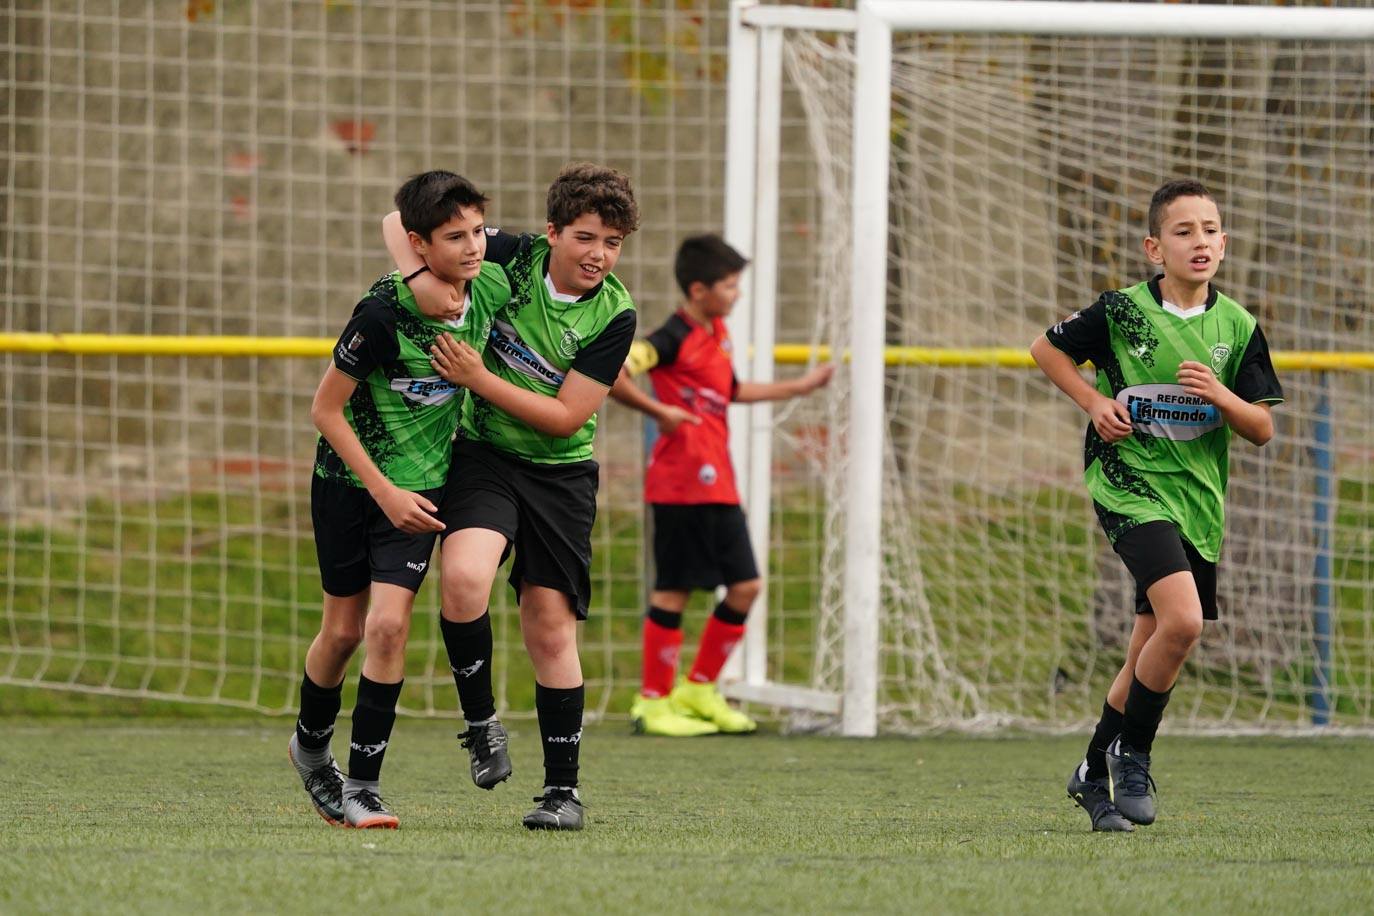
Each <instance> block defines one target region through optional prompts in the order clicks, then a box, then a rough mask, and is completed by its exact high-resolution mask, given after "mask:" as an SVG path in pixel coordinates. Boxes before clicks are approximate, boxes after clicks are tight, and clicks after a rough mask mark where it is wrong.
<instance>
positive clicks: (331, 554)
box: [310, 474, 444, 598]
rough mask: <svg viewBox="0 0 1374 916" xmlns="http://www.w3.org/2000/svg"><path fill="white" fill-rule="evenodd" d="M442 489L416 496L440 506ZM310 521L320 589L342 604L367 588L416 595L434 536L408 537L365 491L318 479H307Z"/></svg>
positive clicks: (315, 475) (419, 535) (432, 533)
mask: <svg viewBox="0 0 1374 916" xmlns="http://www.w3.org/2000/svg"><path fill="white" fill-rule="evenodd" d="M443 492H444V491H443V488H442V487H438V488H435V489H433V490H420V491H419V493H420V495H421V496H423V497H425V499H428V500H429V501H430V502H432V503H434V505H436V506H437V505H440V503H441V501H442V499H443ZM310 519H311V521H313V522H314V524H315V556H316V558H317V559H318V560H319V564H320V584H321V585H322V586H323V587H324V590H325V592H326V593H327V594H330V595H334V596H336V597H340V598H346V597H348V596H349V595H356V594H358V592H360V591H362V590H363V589H365V588H367V586H368V584H369V583H371V582H384V583H387V584H389V585H399V586H401V587H402V588H408V589H410V590H411V591H412V592H418V591H419V590H420V583H422V582H424V581H425V573H427V572H429V565H430V559H431V557H432V555H433V553H434V538H435V532H432V531H430V532H426V533H424V534H407V533H406V532H404V531H401V530H400V529H399V528H397V527H396V526H395V525H393V524H391V520H390V519H389V518H387V517H386V513H385V512H383V511H382V507H381V506H379V505H377V501H376V500H375V499H373V498H372V494H371V493H369V492H367V490H366V489H364V488H363V487H355V486H352V485H350V484H347V483H344V482H342V481H338V480H329V479H326V478H324V477H321V476H320V475H318V474H313V475H311V478H310Z"/></svg>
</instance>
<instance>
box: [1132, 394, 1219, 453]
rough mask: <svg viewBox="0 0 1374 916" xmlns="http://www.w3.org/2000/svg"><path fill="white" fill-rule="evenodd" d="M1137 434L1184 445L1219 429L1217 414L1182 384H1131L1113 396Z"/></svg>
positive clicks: (1209, 405) (1213, 407)
mask: <svg viewBox="0 0 1374 916" xmlns="http://www.w3.org/2000/svg"><path fill="white" fill-rule="evenodd" d="M1116 399H1117V401H1119V402H1121V403H1122V404H1125V405H1126V409H1127V410H1129V411H1130V412H1131V425H1132V426H1134V427H1135V431H1136V432H1138V433H1144V434H1145V435H1147V436H1157V437H1159V438H1161V439H1173V440H1174V441H1176V442H1184V441H1187V440H1189V439H1196V438H1198V437H1199V436H1203V435H1206V434H1207V433H1210V432H1211V431H1212V430H1214V429H1220V428H1221V424H1222V419H1221V412H1220V411H1219V410H1217V409H1216V407H1215V406H1214V405H1212V404H1209V403H1207V402H1206V401H1204V400H1203V399H1202V398H1199V397H1196V396H1194V395H1191V394H1188V392H1186V391H1184V390H1183V386H1182V385H1132V386H1131V387H1129V388H1123V389H1121V391H1120V392H1118V393H1117V396H1116Z"/></svg>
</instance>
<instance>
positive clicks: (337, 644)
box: [320, 620, 363, 655]
mask: <svg viewBox="0 0 1374 916" xmlns="http://www.w3.org/2000/svg"><path fill="white" fill-rule="evenodd" d="M320 637H321V638H322V639H323V640H324V641H325V643H326V644H327V645H328V646H329V648H330V650H331V651H333V652H335V653H338V654H341V655H351V654H352V653H353V652H354V651H355V650H356V649H357V648H358V646H360V645H362V642H363V626H362V622H361V621H357V620H348V621H335V622H330V623H326V625H325V626H324V627H323V628H322V629H321V630H320Z"/></svg>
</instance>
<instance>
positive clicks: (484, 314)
mask: <svg viewBox="0 0 1374 916" xmlns="http://www.w3.org/2000/svg"><path fill="white" fill-rule="evenodd" d="M486 202H487V198H486V197H484V196H483V195H482V194H481V192H479V191H478V190H477V189H476V188H475V187H473V185H472V184H471V183H470V182H469V181H468V180H467V179H465V178H462V177H460V176H458V175H454V174H453V173H451V172H437V171H436V172H426V173H424V174H421V175H416V176H415V177H413V178H411V179H410V180H409V181H407V182H406V183H405V184H403V185H402V186H401V188H400V190H398V191H397V192H396V204H397V206H398V207H399V208H400V213H401V219H402V221H403V222H404V225H405V228H406V230H407V233H408V244H409V245H410V246H412V250H413V252H414V254H415V259H416V262H417V267H416V268H415V269H414V271H413V272H412V273H411V275H410V276H406V277H402V276H401V275H400V274H399V273H392V274H389V275H387V276H384V277H382V278H381V279H380V280H378V281H377V282H376V283H375V284H373V286H372V288H371V289H370V290H369V291H368V293H367V295H366V296H364V297H363V299H362V301H361V302H359V303H358V305H357V307H356V308H355V309H354V310H353V316H352V318H351V319H350V320H349V322H348V325H347V326H346V327H345V328H344V331H343V333H342V334H341V335H340V336H339V342H338V344H337V345H336V346H335V348H334V354H333V364H332V365H331V366H330V367H329V369H328V370H326V372H325V375H324V379H323V380H322V381H321V382H320V386H319V389H318V390H317V391H316V392H315V401H314V404H313V405H312V407H311V411H310V413H311V417H312V418H313V419H314V421H315V426H316V427H317V428H318V429H319V431H320V440H319V445H318V448H317V451H316V459H315V472H314V475H313V478H312V484H311V493H310V506H311V516H312V519H313V521H314V527H315V546H316V552H317V554H318V559H319V565H320V578H321V581H322V584H323V586H324V614H323V617H322V619H321V621H320V632H319V635H318V636H316V637H315V640H314V641H313V642H312V643H311V644H310V649H309V651H308V652H307V653H306V657H305V675H304V677H303V679H302V682H301V711H300V717H299V718H298V719H297V721H296V730H295V733H294V734H293V735H292V736H291V740H290V743H289V745H288V752H289V754H290V757H291V761H292V763H293V764H294V765H295V767H296V770H297V772H298V773H299V775H300V777H301V779H302V781H303V782H304V783H305V788H306V791H307V792H308V793H309V794H310V798H311V802H312V803H313V804H314V806H315V809H316V811H318V812H319V814H320V816H321V817H323V818H324V819H325V820H327V821H329V822H330V823H332V824H339V825H344V824H346V825H347V826H350V827H396V826H397V825H398V821H397V818H396V816H395V815H394V814H392V813H391V812H390V811H389V810H387V807H386V805H385V804H384V803H383V801H382V798H381V793H380V790H379V779H380V775H381V766H382V758H383V756H384V755H385V752H386V747H387V744H388V742H389V741H390V738H391V728H392V724H393V723H394V721H395V719H396V701H397V698H398V697H399V696H400V693H401V683H402V678H403V676H404V662H405V655H404V653H405V644H406V637H407V635H408V633H409V629H410V613H411V608H412V607H413V605H414V603H415V593H416V591H417V590H418V589H419V588H420V583H421V582H423V581H424V578H425V571H426V570H427V569H428V567H429V561H430V557H431V555H432V554H433V551H434V539H435V535H436V534H437V533H438V532H440V531H442V530H443V527H444V526H443V524H442V523H441V522H440V521H439V519H438V518H436V517H435V514H436V513H437V512H438V505H439V503H440V501H441V496H442V493H443V485H444V481H445V479H446V478H447V476H448V465H449V460H450V446H449V442H450V440H451V439H452V437H453V430H454V427H455V425H456V422H457V414H458V405H459V403H460V398H459V395H460V394H461V392H459V391H458V389H457V388H456V387H455V386H454V385H453V384H452V383H451V382H448V381H446V380H444V379H443V378H440V377H439V375H437V374H436V373H435V372H434V369H433V367H432V366H431V364H430V353H429V349H430V347H431V346H432V345H433V343H434V340H435V338H436V337H438V336H439V335H441V334H452V335H455V336H457V337H459V338H460V339H464V340H468V341H471V342H472V343H473V344H475V345H477V346H479V347H481V346H483V345H484V342H485V340H486V338H487V335H488V333H489V330H490V327H491V322H492V316H493V315H494V314H495V312H496V310H497V309H498V308H500V307H501V306H503V305H505V303H506V301H507V300H508V299H509V298H510V287H509V285H508V284H507V282H506V278H505V274H504V273H503V272H502V271H501V270H500V269H499V268H498V267H496V266H495V265H493V264H488V263H486V262H484V261H483V260H482V255H483V253H484V252H485V250H486V244H487V234H486V231H485V226H484V217H483V211H484V209H485V206H486ZM419 274H423V275H426V276H431V275H432V276H434V277H437V278H439V279H441V280H443V281H444V282H445V283H447V284H449V285H450V286H451V287H452V288H455V289H456V290H458V291H459V292H460V297H459V298H458V299H457V300H456V303H454V304H453V305H449V304H448V303H445V305H444V307H443V308H442V309H441V310H438V311H433V312H423V311H422V310H421V309H420V308H419V307H418V306H417V304H416V302H415V299H414V297H413V295H412V293H411V291H410V289H409V287H408V286H407V283H408V282H414V278H415V276H416V275H419ZM360 642H361V643H366V646H367V655H366V658H365V659H364V661H363V670H362V675H361V677H360V678H359V680H358V700H357V706H356V707H355V709H354V711H353V725H352V728H353V733H352V740H351V742H350V753H349V762H348V778H347V780H344V778H343V775H342V774H341V773H340V772H339V769H338V767H337V765H336V764H335V762H334V755H333V754H332V753H331V751H330V747H329V740H330V737H331V736H332V734H333V732H334V721H335V718H336V717H337V715H338V712H339V703H340V693H341V690H342V686H343V679H344V673H345V671H346V669H347V667H348V663H349V660H350V659H351V658H352V656H353V652H354V651H355V650H356V649H357V647H358V644H359V643H360Z"/></svg>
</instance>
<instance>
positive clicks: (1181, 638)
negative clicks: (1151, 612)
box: [1158, 616, 1202, 655]
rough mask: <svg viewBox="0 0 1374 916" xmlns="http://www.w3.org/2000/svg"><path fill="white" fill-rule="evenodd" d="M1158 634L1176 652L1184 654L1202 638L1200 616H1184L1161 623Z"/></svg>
mask: <svg viewBox="0 0 1374 916" xmlns="http://www.w3.org/2000/svg"><path fill="white" fill-rule="evenodd" d="M1158 635H1160V636H1162V637H1164V639H1165V640H1166V641H1167V643H1168V644H1169V646H1170V647H1171V648H1172V649H1173V650H1174V651H1175V652H1177V653H1179V654H1181V655H1186V654H1187V653H1188V652H1189V651H1191V650H1192V648H1193V646H1195V645H1197V643H1198V640H1200V639H1201V638H1202V617H1201V616H1198V617H1191V616H1190V617H1186V618H1183V619H1181V620H1173V621H1170V622H1169V624H1168V625H1161V626H1160V628H1159V632H1158Z"/></svg>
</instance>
